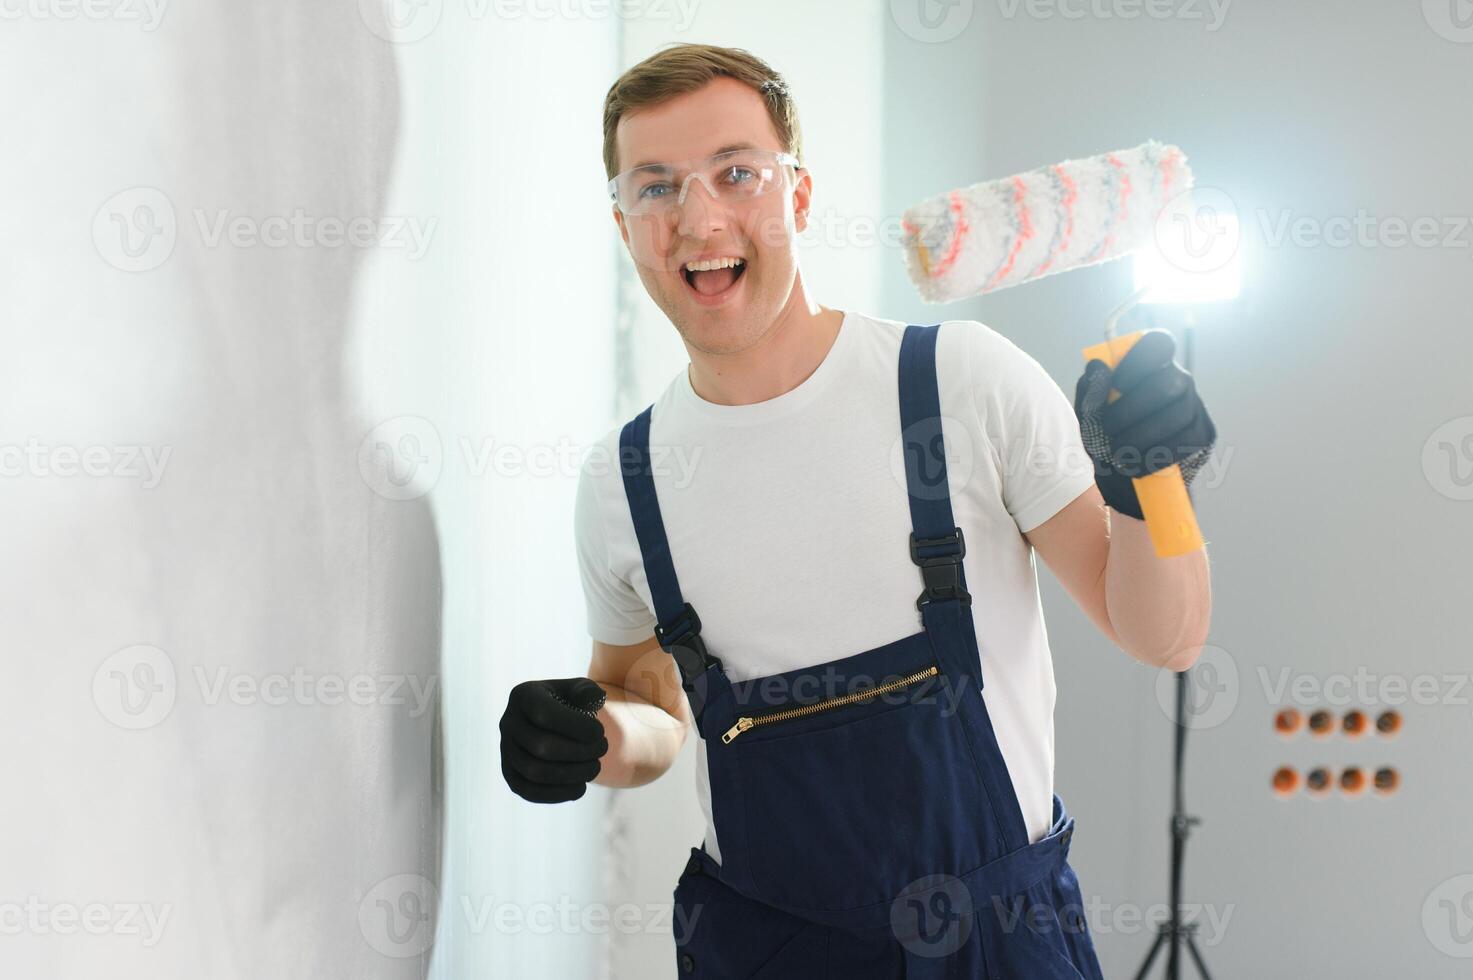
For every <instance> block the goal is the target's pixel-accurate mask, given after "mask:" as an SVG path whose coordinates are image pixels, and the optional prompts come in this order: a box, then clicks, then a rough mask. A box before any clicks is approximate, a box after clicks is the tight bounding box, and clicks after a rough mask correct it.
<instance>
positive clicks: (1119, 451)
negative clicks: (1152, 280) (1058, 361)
mask: <svg viewBox="0 0 1473 980" xmlns="http://www.w3.org/2000/svg"><path fill="white" fill-rule="evenodd" d="M1175 352H1176V341H1175V340H1174V339H1172V336H1171V334H1169V333H1167V332H1166V331H1165V330H1147V331H1146V332H1145V334H1144V335H1142V337H1141V338H1140V340H1137V341H1136V342H1135V346H1134V347H1132V348H1131V349H1130V350H1129V351H1128V352H1127V353H1126V355H1125V356H1124V357H1122V358H1121V359H1120V363H1119V364H1117V365H1116V366H1115V370H1114V371H1113V372H1112V371H1111V370H1110V368H1109V366H1108V365H1107V364H1105V362H1104V361H1100V360H1094V361H1090V362H1089V363H1088V364H1087V365H1085V369H1084V374H1083V376H1081V377H1080V379H1079V384H1078V385H1077V386H1075V389H1074V414H1075V416H1076V417H1077V418H1078V419H1079V434H1080V436H1081V437H1082V438H1083V441H1084V449H1085V452H1087V453H1089V456H1090V459H1092V460H1094V464H1095V483H1096V485H1098V486H1099V488H1100V496H1102V497H1104V498H1105V503H1107V504H1109V505H1110V506H1111V507H1113V508H1114V509H1115V510H1117V511H1119V512H1120V513H1122V514H1128V515H1129V516H1131V517H1135V518H1141V516H1142V515H1141V504H1140V500H1139V499H1138V498H1137V497H1136V493H1135V486H1134V485H1133V484H1132V483H1131V480H1132V479H1134V478H1136V477H1141V476H1148V475H1150V474H1152V473H1155V472H1156V471H1157V470H1164V469H1165V468H1166V467H1168V466H1171V465H1172V464H1177V465H1179V466H1180V467H1181V477H1182V480H1183V481H1185V482H1186V483H1187V484H1188V485H1190V484H1191V482H1192V478H1193V477H1195V476H1196V475H1197V471H1198V470H1200V469H1201V468H1202V464H1204V463H1206V462H1207V457H1208V456H1209V455H1210V454H1211V452H1212V447H1213V445H1214V444H1215V443H1216V441H1217V428H1216V427H1215V426H1214V425H1213V424H1212V418H1211V416H1209V415H1208V414H1207V407H1206V406H1205V405H1203V404H1202V399H1201V398H1200V397H1199V396H1198V395H1197V385H1196V382H1195V381H1194V380H1193V379H1192V376H1191V375H1190V374H1189V373H1187V372H1186V371H1185V370H1183V369H1182V367H1181V365H1179V364H1177V363H1176V362H1175V361H1174V360H1172V355H1173V354H1174V353H1175ZM1111 388H1114V389H1115V390H1117V391H1119V392H1120V397H1119V398H1117V399H1115V401H1113V402H1108V401H1107V399H1108V397H1109V394H1110V389H1111Z"/></svg>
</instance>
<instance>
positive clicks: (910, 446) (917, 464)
mask: <svg viewBox="0 0 1473 980" xmlns="http://www.w3.org/2000/svg"><path fill="white" fill-rule="evenodd" d="M940 326H941V325H940V324H933V325H931V326H929V327H920V326H916V325H914V324H912V325H911V326H908V327H906V328H905V334H904V336H903V337H902V338H901V341H900V431H901V435H902V437H903V439H904V445H903V447H902V454H903V457H904V460H905V484H906V490H907V492H908V495H909V498H910V522H911V527H912V531H911V535H910V558H911V561H913V562H915V563H916V564H917V565H919V566H920V568H921V578H922V581H923V582H924V584H925V589H924V591H922V592H921V595H920V598H918V599H917V600H916V607H917V608H918V609H920V611H921V614H922V618H923V619H924V620H925V623H926V627H927V629H931V628H933V627H935V626H937V625H940V623H939V620H941V619H945V620H946V621H948V622H952V621H955V620H956V619H957V617H958V615H959V614H960V612H961V610H962V609H965V608H967V607H970V606H971V604H972V597H971V595H970V594H969V593H968V592H967V582H966V576H965V575H964V574H963V572H962V556H964V555H965V554H966V553H967V542H966V538H965V537H964V536H963V535H962V529H961V528H960V527H957V525H956V520H955V518H954V517H953V515H952V512H951V488H950V487H949V486H948V485H947V476H946V443H945V440H944V439H943V437H942V433H941V393H940V389H939V388H938V386H937V384H936V338H937V335H938V333H939V330H940ZM953 600H955V601H954V602H953ZM967 619H968V621H969V622H970V611H968V614H967Z"/></svg>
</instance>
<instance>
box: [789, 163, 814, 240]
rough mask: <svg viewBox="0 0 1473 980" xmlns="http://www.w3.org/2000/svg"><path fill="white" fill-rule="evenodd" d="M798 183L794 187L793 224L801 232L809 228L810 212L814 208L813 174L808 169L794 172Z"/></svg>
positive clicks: (801, 168) (804, 168)
mask: <svg viewBox="0 0 1473 980" xmlns="http://www.w3.org/2000/svg"><path fill="white" fill-rule="evenodd" d="M794 173H795V174H797V176H798V181H797V183H795V184H794V185H793V224H794V226H795V227H796V228H797V229H798V231H799V232H802V231H804V230H805V229H806V228H807V227H808V212H809V210H810V209H811V208H812V206H813V174H811V173H810V172H809V171H808V168H807V167H800V168H798V169H797V170H795V171H794Z"/></svg>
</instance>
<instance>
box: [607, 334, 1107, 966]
mask: <svg viewBox="0 0 1473 980" xmlns="http://www.w3.org/2000/svg"><path fill="white" fill-rule="evenodd" d="M939 326H940V325H939V324H937V325H933V326H929V327H922V326H915V325H912V326H908V327H907V328H906V330H905V333H904V336H903V339H902V342H901V347H900V363H899V371H900V374H899V391H900V426H901V432H902V434H903V436H904V452H905V476H906V483H907V490H908V494H909V497H910V514H911V521H912V526H913V533H912V534H911V536H910V558H911V560H912V561H913V562H914V563H915V564H916V565H917V566H919V568H920V578H921V582H922V584H923V586H924V590H923V591H922V593H921V595H920V598H919V599H917V601H916V605H917V607H918V609H919V611H920V619H921V622H922V624H923V628H922V629H921V630H920V631H919V632H917V633H913V634H911V635H909V636H906V637H904V638H902V639H899V640H895V641H893V642H891V643H887V644H885V645H884V646H880V647H876V648H874V649H872V650H866V651H864V652H863V653H857V654H854V655H853V656H849V657H844V658H841V659H839V660H833V661H830V662H828V663H825V664H820V665H818V666H816V667H807V668H803V669H800V670H794V671H789V672H787V673H784V674H774V675H770V676H768V677H762V678H755V679H752V680H748V681H740V682H734V681H731V680H729V679H728V678H727V676H726V673H725V671H724V670H723V669H722V665H721V662H720V660H719V659H718V658H716V657H715V656H713V655H712V654H711V653H710V652H709V651H708V650H707V649H706V645H705V642H704V641H703V640H702V638H701V635H700V628H701V624H700V618H699V617H698V616H697V615H696V611H695V609H694V608H693V607H692V606H691V604H690V603H689V602H687V601H686V600H685V597H684V596H683V595H682V594H681V591H680V585H679V582H678V581H677V579H676V575H675V566H674V564H673V562H672V558H671V554H670V549H669V542H668V540H667V538H666V536H665V529H664V524H663V522H662V521H661V518H660V506H659V501H658V500H657V499H656V494H655V485H654V479H653V476H652V473H651V468H650V456H649V428H650V416H651V412H652V410H653V408H654V406H653V405H651V406H650V407H649V408H646V409H645V410H644V411H643V412H642V413H640V414H639V415H638V416H636V417H635V418H634V419H633V420H631V421H630V422H629V423H628V424H627V425H625V426H624V428H623V430H622V431H621V433H620V464H621V472H622V474H623V479H624V489H625V493H626V495H627V496H628V499H629V507H630V512H631V514H632V516H633V519H634V529H635V533H636V535H637V537H638V540H639V547H640V551H641V553H642V556H643V561H644V570H645V574H646V576H647V578H648V581H649V586H650V591H651V594H652V598H653V600H654V605H655V613H656V617H657V619H658V625H657V626H656V628H655V633H656V636H657V637H658V639H659V641H660V645H661V647H662V648H664V649H665V650H666V651H667V652H669V653H670V654H671V655H672V656H673V657H674V659H675V662H676V665H677V667H678V669H679V671H680V676H681V684H682V687H683V688H684V690H685V693H686V696H687V698H688V700H689V701H690V705H691V710H692V712H693V714H694V716H695V718H696V726H697V729H698V731H699V733H700V737H701V738H703V739H705V740H706V763H707V767H708V770H709V777H710V789H711V810H712V820H713V822H714V824H715V826H716V832H717V834H718V836H719V838H720V840H721V856H722V861H721V863H720V864H719V865H718V864H717V863H716V861H715V860H714V859H713V858H712V857H711V856H710V855H709V854H707V853H706V851H705V848H704V844H703V845H702V846H700V847H693V848H691V856H690V861H689V863H688V864H687V865H686V869H685V871H684V873H683V874H681V876H680V878H679V881H678V882H677V884H676V887H675V892H674V899H675V908H674V919H673V927H674V931H675V940H676V964H677V967H678V970H679V973H678V975H679V976H681V977H700V978H719V980H746V978H751V980H757V978H761V980H798V978H801V980H825V978H835V980H837V978H844V980H881V978H883V980H899V978H908V980H917V978H925V980H940V978H954V980H973V978H984V977H985V978H989V980H1013V978H1019V980H1023V978H1026V980H1066V978H1067V980H1078V978H1080V977H1086V978H1090V980H1102V976H1101V973H1100V967H1099V962H1098V960H1097V959H1096V957H1095V951H1094V944H1093V942H1092V941H1091V939H1090V935H1089V931H1088V928H1087V924H1086V921H1085V917H1084V907H1083V900H1082V897H1081V894H1080V890H1079V883H1078V880H1077V879H1076V878H1075V875H1074V872H1073V870H1072V869H1071V868H1070V867H1069V864H1068V861H1067V857H1068V853H1069V841H1070V838H1071V837H1072V836H1073V833H1074V820H1073V818H1072V817H1070V816H1069V815H1068V814H1067V813H1066V812H1065V810H1064V806H1063V803H1062V801H1061V800H1060V799H1059V797H1058V796H1057V795H1056V796H1055V797H1054V800H1053V817H1054V818H1053V826H1052V827H1051V828H1050V830H1049V832H1048V834H1047V836H1045V837H1044V838H1043V839H1042V840H1040V841H1038V842H1037V843H1032V844H1030V843H1029V841H1028V833H1027V830H1026V828H1025V825H1024V822H1023V814H1022V811H1021V809H1020V808H1019V806H1018V800H1017V796H1016V795H1015V794H1014V791H1013V786H1012V781H1011V779H1010V778H1009V776H1008V771H1007V766H1006V765H1005V764H1004V761H1003V757H1002V754H1001V752H1000V751H999V749H998V745H997V740H996V738H995V736H994V734H993V730H992V723H991V721H990V720H989V719H988V716H987V707H986V705H985V703H984V702H983V699H982V671H981V657H980V654H979V652H978V649H977V637H976V632H975V630H974V628H973V624H972V611H971V596H970V595H969V594H968V593H967V591H966V581H965V579H964V577H963V574H962V556H963V555H964V554H965V551H966V543H965V540H964V538H963V536H962V531H961V528H959V527H957V526H956V524H955V522H954V520H953V517H952V510H951V497H950V490H949V487H948V485H947V477H946V453H945V450H944V446H943V442H942V430H941V418H940V395H939V392H938V389H937V385H936V338H937V335H938V332H939ZM899 550H900V549H899V545H898V543H897V548H896V551H897V554H896V556H895V557H896V558H897V560H898V559H899V557H900V555H899Z"/></svg>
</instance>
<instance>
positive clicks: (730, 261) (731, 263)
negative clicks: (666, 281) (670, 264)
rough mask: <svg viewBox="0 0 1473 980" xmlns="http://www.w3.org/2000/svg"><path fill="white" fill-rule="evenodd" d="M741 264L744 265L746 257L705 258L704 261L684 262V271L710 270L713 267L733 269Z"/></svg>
mask: <svg viewBox="0 0 1473 980" xmlns="http://www.w3.org/2000/svg"><path fill="white" fill-rule="evenodd" d="M741 265H746V259H735V258H725V259H706V260H705V261H696V262H687V263H686V264H685V271H687V272H710V271H712V270H713V269H734V268H736V267H738V266H741Z"/></svg>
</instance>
